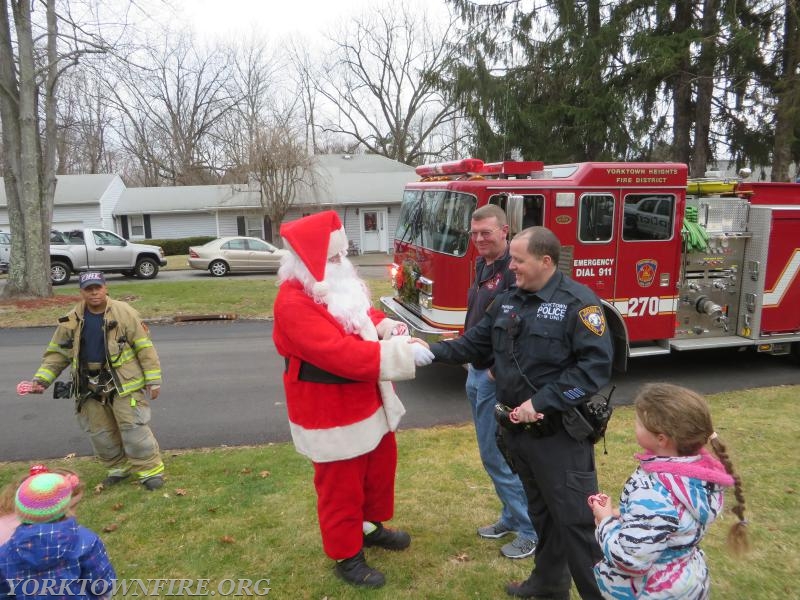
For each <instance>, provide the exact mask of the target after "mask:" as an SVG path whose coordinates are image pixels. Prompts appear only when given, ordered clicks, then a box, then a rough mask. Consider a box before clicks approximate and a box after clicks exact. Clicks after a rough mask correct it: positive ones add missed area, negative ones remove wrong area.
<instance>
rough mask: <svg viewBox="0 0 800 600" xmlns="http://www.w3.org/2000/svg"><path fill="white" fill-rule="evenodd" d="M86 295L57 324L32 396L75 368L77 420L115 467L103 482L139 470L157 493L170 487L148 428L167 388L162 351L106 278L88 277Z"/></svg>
mask: <svg viewBox="0 0 800 600" xmlns="http://www.w3.org/2000/svg"><path fill="white" fill-rule="evenodd" d="M80 294H81V302H80V303H78V304H77V305H76V306H75V308H73V309H72V310H71V311H70V312H69V313H67V314H66V315H65V316H63V317H61V318H60V319H59V320H58V327H57V328H56V331H55V333H54V334H53V338H52V340H51V341H50V343H49V344H48V345H47V349H46V350H45V352H44V357H43V359H42V364H41V366H40V367H39V369H38V370H37V371H36V374H35V375H34V377H33V381H32V385H31V388H30V392H32V393H38V394H40V393H42V392H44V390H45V389H46V388H47V387H48V386H50V384H52V383H53V381H55V379H56V378H57V377H58V376H59V374H60V373H61V371H63V370H64V369H65V368H66V367H67V366H70V365H71V366H72V395H73V397H74V398H75V402H76V409H77V412H78V422H79V423H80V425H81V427H82V428H83V429H84V430H85V431H86V432H87V433H88V434H89V437H90V440H91V442H92V448H93V450H94V453H95V456H97V457H98V458H99V459H100V460H101V461H102V462H103V463H104V465H105V466H106V468H107V470H108V473H107V476H106V478H105V479H104V480H103V484H104V485H106V486H109V485H114V484H117V483H119V482H120V481H123V480H124V479H126V478H127V477H128V476H129V475H130V474H131V471H133V473H134V474H135V475H136V477H137V478H138V480H139V481H140V482H141V483H142V485H143V486H144V487H145V488H146V489H148V490H151V491H152V490H156V489H158V488H160V487H161V486H162V485H163V483H164V479H163V472H164V463H163V462H161V452H160V450H159V447H158V442H157V441H156V439H155V437H154V436H153V433H152V431H151V430H150V426H149V423H150V403H149V401H150V400H155V399H156V398H158V395H159V392H160V387H161V365H160V362H159V360H158V354H157V353H156V349H155V347H154V346H153V342H152V340H151V339H150V334H149V332H148V330H147V328H146V327H145V325H144V324H143V323H142V321H141V319H140V318H139V314H138V313H137V312H136V311H135V310H134V309H133V308H132V307H131V306H130V305H128V304H126V303H125V302H121V301H119V300H112V299H111V298H109V297H108V295H107V294H108V290H107V288H106V281H105V277H104V276H103V274H102V273H96V272H87V273H81V275H80Z"/></svg>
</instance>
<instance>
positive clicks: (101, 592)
mask: <svg viewBox="0 0 800 600" xmlns="http://www.w3.org/2000/svg"><path fill="white" fill-rule="evenodd" d="M116 577H117V575H116V573H115V572H114V567H112V566H111V562H110V561H109V560H108V554H107V553H106V547H105V546H104V545H103V542H102V541H101V540H100V538H99V537H98V536H97V534H96V533H94V532H93V531H91V530H89V529H87V528H86V527H83V526H81V525H78V523H77V521H75V519H73V518H68V519H63V520H61V521H56V522H54V523H36V524H31V525H27V524H23V525H20V526H19V527H17V529H16V531H15V532H14V534H13V535H12V536H11V539H10V540H8V542H6V543H5V544H4V545H2V546H0V600H2V599H5V598H14V597H15V596H14V594H16V599H17V600H22V599H26V600H27V599H28V598H42V597H47V598H63V599H65V600H66V599H67V598H69V599H70V600H94V599H95V598H103V597H110V596H111V593H112V591H113V585H114V580H115V579H116Z"/></svg>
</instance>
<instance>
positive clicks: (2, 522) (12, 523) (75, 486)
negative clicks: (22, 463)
mask: <svg viewBox="0 0 800 600" xmlns="http://www.w3.org/2000/svg"><path fill="white" fill-rule="evenodd" d="M48 471H49V469H48V468H47V467H45V466H44V465H33V466H32V467H31V468H30V472H29V473H28V474H27V475H25V476H23V477H19V478H18V479H16V480H15V481H12V482H11V483H9V484H8V485H6V486H5V487H4V488H3V489H2V490H0V546H2V545H3V544H5V543H6V542H7V541H8V540H9V539H11V535H12V534H13V533H14V531H15V530H16V529H17V526H18V525H19V523H20V520H19V517H18V516H17V513H16V509H15V503H16V496H17V489H19V486H20V485H22V482H23V481H25V480H26V479H27V478H28V477H31V476H33V475H38V474H39V473H47V472H48ZM53 473H58V474H59V475H63V476H64V477H66V478H67V481H68V482H69V483H70V485H71V486H72V500H71V501H70V504H69V508H68V509H67V516H70V517H74V516H75V506H76V505H77V504H78V502H80V500H81V498H82V497H83V489H84V486H83V482H82V481H81V480H80V478H79V477H78V474H77V473H75V471H71V470H70V469H63V468H56V469H53Z"/></svg>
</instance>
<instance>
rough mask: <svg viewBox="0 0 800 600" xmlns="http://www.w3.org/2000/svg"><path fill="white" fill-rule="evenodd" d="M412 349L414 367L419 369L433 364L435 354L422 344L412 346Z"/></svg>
mask: <svg viewBox="0 0 800 600" xmlns="http://www.w3.org/2000/svg"><path fill="white" fill-rule="evenodd" d="M411 348H412V349H413V350H414V365H416V366H417V367H424V366H426V365H429V364H431V363H432V362H433V358H434V357H433V352H431V351H430V350H428V349H427V348H426V347H425V346H423V345H422V344H411Z"/></svg>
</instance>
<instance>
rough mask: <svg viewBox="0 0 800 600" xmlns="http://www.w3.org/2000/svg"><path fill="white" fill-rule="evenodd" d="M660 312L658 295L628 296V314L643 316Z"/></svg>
mask: <svg viewBox="0 0 800 600" xmlns="http://www.w3.org/2000/svg"><path fill="white" fill-rule="evenodd" d="M657 314H658V296H642V297H640V298H628V316H629V317H643V316H644V315H657Z"/></svg>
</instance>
